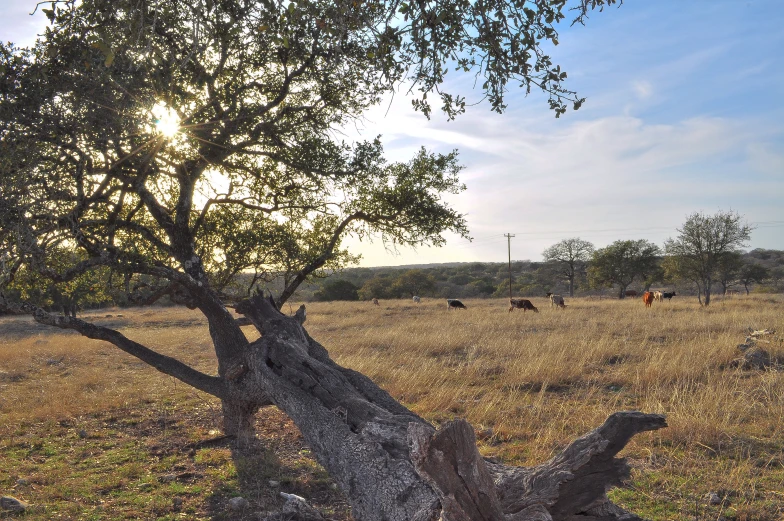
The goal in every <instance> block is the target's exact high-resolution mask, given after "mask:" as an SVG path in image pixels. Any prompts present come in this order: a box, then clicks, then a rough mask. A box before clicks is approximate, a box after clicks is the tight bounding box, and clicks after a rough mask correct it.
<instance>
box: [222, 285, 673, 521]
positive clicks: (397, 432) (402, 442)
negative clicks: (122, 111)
mask: <svg viewBox="0 0 784 521" xmlns="http://www.w3.org/2000/svg"><path fill="white" fill-rule="evenodd" d="M236 309H237V311H238V312H239V313H241V314H243V315H245V316H246V317H247V318H248V319H249V320H250V322H251V323H252V324H253V325H254V326H255V327H256V328H257V329H258V330H259V331H260V332H261V333H262V336H261V338H260V339H258V340H257V341H255V342H253V343H251V344H250V346H249V349H248V350H247V352H246V353H245V363H244V365H245V367H246V368H247V370H246V371H245V372H244V373H243V374H242V375H240V376H239V378H238V380H237V381H235V382H234V383H233V385H235V386H237V391H238V392H241V393H248V395H263V396H266V397H269V399H270V400H271V401H272V402H273V403H274V404H275V405H276V406H277V407H279V408H280V409H282V410H283V411H284V412H285V413H286V414H287V415H289V417H291V418H292V420H293V421H294V423H295V424H296V425H297V427H298V428H299V429H300V431H301V432H302V435H303V437H304V438H305V440H306V442H307V443H308V444H309V445H310V447H311V449H312V451H313V454H314V456H315V457H316V459H317V460H318V461H319V463H321V465H323V466H324V467H325V468H326V469H327V471H328V472H329V473H330V475H331V476H332V477H333V479H334V480H335V481H336V482H337V483H338V485H339V486H340V487H341V488H342V489H343V491H344V492H345V494H346V496H347V498H348V500H349V502H350V504H351V506H352V513H353V516H354V518H355V519H356V520H357V521H383V520H389V521H434V520H436V519H443V520H444V521H482V520H492V521H522V520H524V519H525V520H541V521H550V520H554V521H561V520H564V521H566V520H568V521H577V520H583V521H594V520H596V521H598V520H602V521H611V520H621V519H622V520H624V521H628V520H633V519H638V518H637V516H635V515H634V514H631V513H629V512H626V511H624V510H623V509H621V508H620V507H618V506H616V505H614V504H613V503H611V502H610V501H609V499H608V498H607V495H606V492H607V490H608V489H609V488H611V487H613V486H617V485H619V484H620V483H621V482H622V480H623V479H625V478H626V477H628V474H629V467H628V465H627V464H626V462H625V460H623V459H618V458H616V457H615V456H616V454H617V453H618V452H619V451H620V450H621V449H622V448H623V447H624V446H625V445H626V444H627V443H628V441H629V440H630V439H631V437H632V436H634V435H635V434H637V433H639V432H643V431H648V430H655V429H659V428H662V427H665V426H666V422H665V419H664V417H663V416H661V415H656V414H643V413H640V412H619V413H615V414H613V415H611V416H610V417H609V418H608V419H607V421H605V422H604V424H603V425H601V426H600V427H598V428H597V429H595V430H593V431H591V432H590V433H588V434H586V435H584V436H582V437H581V438H579V439H577V440H575V441H574V442H573V443H572V444H571V445H569V446H568V447H567V448H566V449H565V450H564V451H563V452H562V453H561V454H559V455H558V456H556V457H555V458H553V459H552V460H550V461H548V462H547V463H544V464H542V465H539V466H536V467H532V468H524V467H512V466H506V465H502V464H498V463H493V462H490V461H487V460H485V459H484V458H482V457H481V455H480V454H479V452H478V450H477V447H476V438H475V435H474V430H473V428H472V427H471V426H470V425H469V424H468V423H467V422H465V421H462V420H458V421H454V422H449V423H447V424H445V425H443V426H442V427H441V429H438V430H436V429H435V428H434V427H433V426H432V425H431V424H430V423H428V422H427V421H425V420H424V419H422V418H421V417H419V416H417V415H416V414H414V413H413V412H411V411H409V410H408V409H406V408H405V407H404V406H402V405H401V404H400V403H398V402H397V401H396V400H395V399H394V398H392V397H391V396H390V395H389V394H388V393H387V392H386V391H384V390H383V389H381V388H379V387H378V386H376V385H375V384H374V383H373V382H372V381H371V380H370V379H368V378H367V377H365V376H364V375H362V374H360V373H357V372H356V371H352V370H351V369H347V368H345V367H341V366H340V365H338V364H336V363H335V362H334V361H333V360H332V359H330V358H329V354H328V353H327V350H326V349H324V347H323V346H321V344H319V343H318V342H316V341H315V340H313V339H312V338H311V337H310V336H309V335H308V334H307V332H306V331H305V329H304V327H303V323H304V321H305V308H304V306H302V307H301V308H300V309H299V310H298V311H297V314H296V315H295V316H294V317H286V316H284V315H283V314H281V313H280V312H279V311H278V310H277V309H276V308H275V307H274V305H273V304H271V303H270V302H269V301H267V300H266V299H264V298H262V297H260V296H259V297H254V298H253V299H250V300H245V301H243V302H241V303H240V304H238V305H237V308H236Z"/></svg>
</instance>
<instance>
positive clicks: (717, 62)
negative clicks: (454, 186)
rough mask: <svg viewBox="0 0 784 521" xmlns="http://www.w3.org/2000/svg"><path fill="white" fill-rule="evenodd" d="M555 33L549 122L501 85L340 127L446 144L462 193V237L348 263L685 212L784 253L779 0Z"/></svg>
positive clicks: (16, 7) (591, 234)
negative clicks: (566, 92) (455, 159)
mask: <svg viewBox="0 0 784 521" xmlns="http://www.w3.org/2000/svg"><path fill="white" fill-rule="evenodd" d="M34 5H35V2H30V1H26V0H25V1H23V0H13V1H12V0H0V11H1V12H2V16H1V17H0V39H2V40H4V41H8V40H11V41H15V42H19V43H22V44H29V43H31V42H32V39H33V35H34V34H35V33H36V31H40V28H41V27H42V26H43V23H44V21H45V20H44V19H43V17H41V16H38V15H36V16H35V17H32V18H31V17H29V16H27V13H29V12H30V11H32V9H33V7H34ZM559 33H560V37H559V41H560V45H558V46H557V47H555V48H552V49H548V52H550V55H551V56H552V57H553V61H554V62H555V63H559V64H561V66H562V69H564V70H566V71H567V73H568V74H569V81H568V83H567V88H570V89H572V90H576V91H578V93H579V94H580V95H581V96H583V97H586V98H587V102H586V103H585V105H584V106H583V107H582V108H581V109H580V110H579V111H577V112H573V111H570V112H567V114H566V115H565V116H562V117H561V118H560V119H555V118H554V117H553V115H552V113H551V111H550V110H549V109H548V108H547V100H546V98H545V97H544V96H542V95H540V94H538V93H536V92H532V93H531V94H530V95H529V96H527V97H526V96H525V95H524V92H523V91H522V90H520V89H516V87H514V86H511V89H512V90H511V91H510V92H509V94H508V97H507V104H508V106H509V108H508V109H507V111H506V112H505V113H504V114H502V115H498V114H495V113H492V112H490V110H489V106H488V105H487V104H480V105H478V106H475V107H471V108H469V110H468V112H467V113H466V114H464V115H462V116H460V117H459V118H458V120H457V121H451V122H449V121H446V118H445V117H442V116H441V115H440V114H434V115H433V117H432V119H431V120H430V121H427V120H426V119H425V118H424V117H423V116H422V115H421V114H417V113H414V112H413V110H412V109H411V108H410V101H409V100H408V99H407V98H406V96H405V93H404V92H401V93H398V94H397V95H396V96H395V98H394V100H393V101H392V102H391V103H385V104H384V105H383V106H379V107H375V108H373V109H372V110H370V111H369V112H368V113H367V117H366V119H365V121H364V122H362V124H361V125H359V126H358V129H355V128H354V127H353V126H352V128H351V129H347V130H346V137H347V138H350V139H353V138H361V139H371V138H373V137H374V136H375V135H377V134H381V135H382V139H383V141H384V144H385V148H386V151H387V155H388V157H389V158H390V159H391V160H407V159H409V158H411V157H412V156H413V154H414V152H415V151H416V150H417V149H418V148H419V147H420V146H425V147H426V148H427V149H428V150H430V151H433V152H448V151H451V150H452V149H454V148H457V149H459V151H460V157H461V162H462V163H463V164H464V165H465V170H464V171H463V173H462V178H463V180H464V182H465V183H466V185H467V186H468V190H467V191H466V192H464V193H462V194H461V195H459V196H455V197H450V198H449V201H450V202H451V203H452V204H453V205H454V207H455V208H457V209H458V211H460V212H462V213H465V214H467V221H468V224H469V227H470V229H471V234H472V236H473V237H474V238H475V240H474V241H473V243H469V242H467V241H465V240H462V239H460V238H456V237H448V244H447V245H446V246H445V247H443V248H429V247H420V248H418V249H416V250H412V249H400V250H399V251H398V252H397V253H391V252H388V251H386V250H385V248H384V246H383V245H382V244H381V242H380V241H375V242H374V243H373V244H368V243H367V242H363V243H359V242H357V241H353V240H349V241H348V244H349V246H350V248H351V249H352V250H353V251H354V252H360V253H362V254H363V256H364V260H363V262H362V265H365V266H378V265H401V264H412V263H431V262H452V261H484V262H501V261H505V260H506V258H507V239H506V238H505V237H504V234H505V233H512V234H515V237H514V238H513V239H512V240H511V250H512V258H513V259H531V260H541V252H542V251H543V250H544V249H545V248H547V247H548V246H550V245H552V244H555V243H556V242H558V241H560V240H562V239H566V238H569V237H581V238H582V239H585V240H588V241H591V242H592V243H593V244H594V245H595V246H596V247H603V246H606V245H608V244H610V243H612V242H613V241H615V240H618V239H647V240H649V241H652V242H654V243H656V244H658V245H660V246H661V245H662V244H663V242H664V240H666V239H667V238H669V237H674V236H676V235H677V228H678V227H679V226H680V225H681V224H682V223H683V222H684V221H685V219H686V217H687V216H688V215H689V214H691V213H693V212H695V211H702V212H705V213H708V214H712V213H715V212H717V211H719V210H734V211H737V212H738V213H740V214H741V215H743V216H744V217H745V219H746V220H747V221H748V222H749V223H750V224H752V225H753V226H756V229H755V230H754V231H753V232H752V238H751V241H750V242H749V245H748V248H757V247H760V248H774V249H784V123H783V121H784V101H782V98H783V97H784V57H782V55H783V54H784V4H782V3H781V2H780V1H779V0H764V1H762V0H748V1H744V0H656V1H652V0H626V1H625V2H624V4H623V6H621V7H620V8H616V7H611V8H609V9H605V11H604V12H602V13H598V12H596V13H594V14H592V15H591V16H590V19H589V20H588V22H587V23H586V26H585V27H583V26H579V25H578V26H574V27H569V26H568V24H565V25H563V26H561V27H559ZM450 74H452V73H450ZM455 80H456V81H458V83H457V85H458V86H459V87H460V88H461V89H462V92H461V93H463V94H466V95H467V98H468V100H469V101H478V100H479V98H480V94H479V92H472V91H470V90H469V89H470V87H471V83H470V81H468V78H465V77H464V78H462V79H461V80H458V77H457V75H455Z"/></svg>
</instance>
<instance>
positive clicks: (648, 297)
mask: <svg viewBox="0 0 784 521" xmlns="http://www.w3.org/2000/svg"><path fill="white" fill-rule="evenodd" d="M642 301H643V302H645V307H646V308H649V307H651V306H652V305H653V293H651V292H650V291H646V292H645V293H643V294H642Z"/></svg>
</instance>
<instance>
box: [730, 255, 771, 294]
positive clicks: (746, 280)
mask: <svg viewBox="0 0 784 521" xmlns="http://www.w3.org/2000/svg"><path fill="white" fill-rule="evenodd" d="M769 276H770V271H769V270H768V268H766V267H765V266H762V265H760V264H757V263H755V262H746V263H745V264H744V265H743V267H742V268H741V270H740V276H739V277H738V281H739V282H740V283H741V284H743V288H744V289H745V290H746V295H748V294H749V285H751V284H752V283H756V284H762V283H763V282H764V281H765V279H767V278H768V277H769Z"/></svg>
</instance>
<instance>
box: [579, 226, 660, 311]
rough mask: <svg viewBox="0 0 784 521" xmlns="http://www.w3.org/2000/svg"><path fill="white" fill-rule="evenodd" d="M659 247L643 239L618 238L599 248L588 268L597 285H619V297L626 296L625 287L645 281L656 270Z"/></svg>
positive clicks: (593, 281)
mask: <svg viewBox="0 0 784 521" xmlns="http://www.w3.org/2000/svg"><path fill="white" fill-rule="evenodd" d="M659 252H660V250H659V247H658V246H656V245H655V244H653V243H650V242H648V241H646V240H644V239H640V240H638V241H631V240H627V241H615V242H614V243H612V244H611V245H609V246H607V247H605V248H601V249H599V250H596V251H595V252H594V254H593V259H592V260H591V266H590V268H589V269H588V277H589V279H590V281H591V284H592V285H593V286H594V287H600V286H608V285H614V284H617V285H618V287H619V289H618V298H624V296H625V292H626V288H628V287H629V285H630V284H631V283H632V282H633V281H634V280H635V279H639V280H646V279H647V278H648V277H649V276H650V274H652V273H654V272H655V271H656V268H657V266H658V259H657V255H659Z"/></svg>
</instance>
